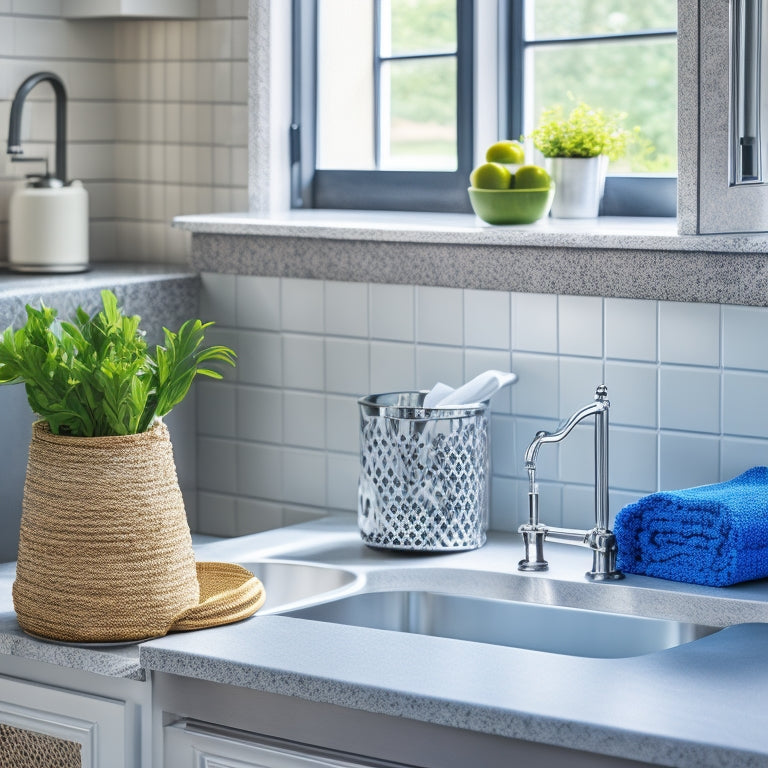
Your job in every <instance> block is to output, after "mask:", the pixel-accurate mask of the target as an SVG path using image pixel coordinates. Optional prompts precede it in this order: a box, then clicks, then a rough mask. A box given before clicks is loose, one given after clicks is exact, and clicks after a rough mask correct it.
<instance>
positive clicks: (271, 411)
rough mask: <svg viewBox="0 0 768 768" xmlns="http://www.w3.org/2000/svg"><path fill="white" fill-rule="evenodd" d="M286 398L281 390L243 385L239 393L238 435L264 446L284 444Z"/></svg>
mask: <svg viewBox="0 0 768 768" xmlns="http://www.w3.org/2000/svg"><path fill="white" fill-rule="evenodd" d="M283 396H284V392H283V390H281V389H276V388H275V389H272V388H267V387H252V386H241V387H238V388H237V392H236V397H237V401H236V407H237V426H236V430H235V433H234V434H236V436H237V437H238V438H240V439H242V440H253V441H257V442H262V443H275V444H278V443H282V442H283Z"/></svg>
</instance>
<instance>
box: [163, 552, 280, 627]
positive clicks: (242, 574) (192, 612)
mask: <svg viewBox="0 0 768 768" xmlns="http://www.w3.org/2000/svg"><path fill="white" fill-rule="evenodd" d="M197 579H198V581H199V582H200V602H199V604H198V605H196V606H195V607H194V608H189V609H188V610H187V611H185V612H184V613H183V614H182V615H181V616H179V617H177V618H176V620H175V621H174V622H173V624H172V625H171V626H170V628H169V630H168V631H169V632H180V631H182V630H190V629H206V628H208V627H217V626H220V625H221V624H231V623H232V622H234V621H240V620H241V619H246V618H248V616H252V615H253V614H254V613H256V611H258V610H259V608H261V606H262V605H264V601H265V600H266V592H265V591H264V585H263V584H262V583H261V582H260V581H259V580H258V579H257V578H256V577H255V576H254V575H253V574H252V573H251V572H250V571H248V570H246V569H245V568H243V567H242V566H240V565H235V564H233V563H212V562H198V563H197Z"/></svg>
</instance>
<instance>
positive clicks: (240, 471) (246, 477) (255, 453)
mask: <svg viewBox="0 0 768 768" xmlns="http://www.w3.org/2000/svg"><path fill="white" fill-rule="evenodd" d="M285 451H286V449H283V448H281V447H279V446H275V445H259V444H258V443H239V444H238V445H237V481H238V482H237V492H238V493H239V494H242V495H244V496H255V497H259V498H262V499H271V500H273V501H279V500H281V499H282V497H283V471H284V467H285V461H284V453H285Z"/></svg>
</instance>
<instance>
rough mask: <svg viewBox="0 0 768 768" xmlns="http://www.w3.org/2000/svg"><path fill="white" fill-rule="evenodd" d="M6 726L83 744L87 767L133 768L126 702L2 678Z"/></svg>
mask: <svg viewBox="0 0 768 768" xmlns="http://www.w3.org/2000/svg"><path fill="white" fill-rule="evenodd" d="M0 722H3V723H5V724H6V725H10V726H13V727H15V728H21V729H24V730H29V731H34V732H35V733H41V734H44V735H46V736H52V737H54V738H57V739H65V740H67V741H74V742H77V743H78V744H80V746H81V766H82V768H128V767H127V763H126V743H125V738H126V705H125V702H123V701H119V700H115V699H107V698H104V697H101V696H92V695H90V694H86V693H74V692H72V691H66V690H63V689H61V688H54V687H52V686H48V685H42V684H40V683H32V682H25V681H20V680H14V679H12V678H8V677H2V676H0Z"/></svg>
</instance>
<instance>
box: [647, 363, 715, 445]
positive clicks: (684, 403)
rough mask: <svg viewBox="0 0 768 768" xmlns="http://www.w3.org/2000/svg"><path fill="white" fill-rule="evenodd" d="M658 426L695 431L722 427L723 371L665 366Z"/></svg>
mask: <svg viewBox="0 0 768 768" xmlns="http://www.w3.org/2000/svg"><path fill="white" fill-rule="evenodd" d="M659 376H660V378H659V389H660V391H661V392H662V396H661V401H660V404H659V405H660V408H659V426H660V427H661V428H662V429H681V430H690V431H693V432H710V433H712V432H714V433H717V432H719V431H720V372H719V371H717V370H711V369H709V370H708V369H706V368H688V367H673V366H662V367H661V371H660V374H659Z"/></svg>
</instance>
